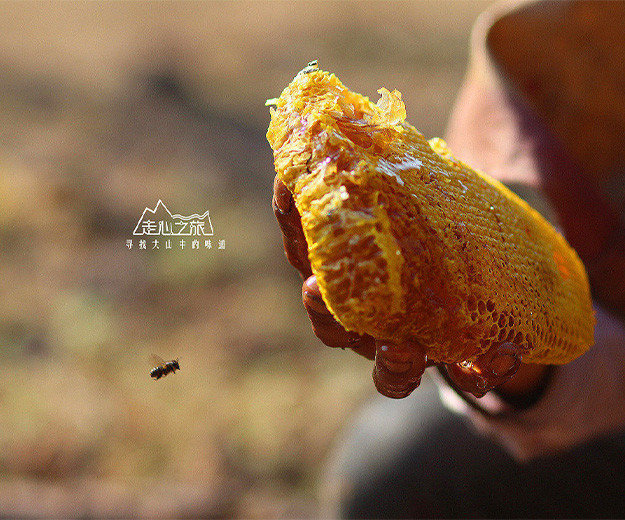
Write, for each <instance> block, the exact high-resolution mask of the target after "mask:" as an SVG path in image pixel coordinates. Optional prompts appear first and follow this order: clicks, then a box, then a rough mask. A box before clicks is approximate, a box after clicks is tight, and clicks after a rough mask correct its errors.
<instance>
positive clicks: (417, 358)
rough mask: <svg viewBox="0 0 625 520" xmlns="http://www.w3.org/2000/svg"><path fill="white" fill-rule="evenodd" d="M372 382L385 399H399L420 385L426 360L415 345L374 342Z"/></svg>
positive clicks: (419, 348)
mask: <svg viewBox="0 0 625 520" xmlns="http://www.w3.org/2000/svg"><path fill="white" fill-rule="evenodd" d="M375 345H376V350H375V366H374V368H373V382H374V383H375V387H376V388H377V390H378V392H380V393H381V394H382V395H385V396H386V397H392V398H394V399H401V398H402V397H406V396H408V395H410V393H411V392H412V391H413V390H414V389H415V388H417V387H418V386H419V384H420V383H421V376H422V375H423V372H424V371H425V365H426V362H427V358H426V355H425V352H424V351H423V349H422V348H421V347H420V346H419V345H416V344H410V343H408V344H404V345H397V344H393V343H390V342H386V341H379V340H376V342H375Z"/></svg>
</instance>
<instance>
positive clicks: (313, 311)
mask: <svg viewBox="0 0 625 520" xmlns="http://www.w3.org/2000/svg"><path fill="white" fill-rule="evenodd" d="M302 301H303V302H304V307H305V308H306V312H307V313H308V317H309V318H310V321H311V323H312V329H313V332H314V333H315V335H316V336H317V337H318V338H319V339H320V340H321V341H322V342H323V343H324V344H326V345H328V346H330V347H340V348H351V349H352V350H354V351H355V352H357V353H358V354H361V355H363V356H365V357H367V358H369V359H373V358H374V357H375V345H374V341H373V338H372V337H371V336H367V335H364V336H361V335H359V334H356V333H355V332H349V331H347V330H345V328H344V327H343V326H342V325H341V324H340V323H339V322H338V321H336V319H334V316H332V313H331V312H330V311H329V310H328V308H327V307H326V305H325V303H324V301H323V298H322V297H321V292H320V291H319V286H318V285H317V278H316V277H315V276H314V275H313V276H309V277H308V278H307V279H306V281H304V283H303V284H302Z"/></svg>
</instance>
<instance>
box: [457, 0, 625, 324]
mask: <svg viewBox="0 0 625 520" xmlns="http://www.w3.org/2000/svg"><path fill="white" fill-rule="evenodd" d="M624 26H625V2H603V1H567V2H562V1H541V2H512V3H511V2H505V3H497V4H494V5H493V6H491V7H490V8H489V9H488V10H487V11H485V12H484V13H483V14H482V15H481V16H480V17H479V18H478V20H477V22H476V24H475V26H474V28H473V33H472V37H471V59H470V63H469V69H468V72H467V75H466V78H465V81H464V85H463V87H462V89H461V91H460V93H459V96H458V99H457V101H456V105H455V107H454V110H453V112H452V115H451V118H450V121H449V124H448V129H447V136H446V138H447V141H448V143H449V145H450V147H451V149H452V150H453V151H454V152H455V154H456V155H457V157H458V158H459V159H461V160H463V161H465V162H467V163H468V164H471V165H472V166H474V167H476V168H479V169H481V170H483V171H485V172H487V173H489V174H490V175H492V176H494V177H496V178H498V179H499V180H501V181H502V182H505V183H506V184H508V185H512V187H513V188H514V187H515V186H516V187H517V188H518V187H520V186H530V187H533V188H538V189H539V190H540V192H541V193H542V194H543V195H544V196H545V197H544V198H545V200H546V201H547V204H546V205H543V207H541V204H540V202H538V201H535V200H529V202H530V203H534V204H535V205H537V206H538V207H537V209H538V210H539V211H543V213H549V212H550V211H553V212H554V214H555V220H556V221H557V222H558V224H559V226H560V228H561V229H562V231H563V232H564V234H565V235H566V237H567V239H568V241H569V243H570V244H571V245H572V246H573V247H574V248H575V249H576V250H577V252H578V253H579V255H580V257H581V258H582V260H583V261H584V264H585V265H586V268H587V271H588V274H589V278H590V282H591V287H592V291H593V296H594V298H595V299H596V300H597V301H599V302H600V303H601V304H603V305H604V306H606V307H608V308H610V309H612V310H613V311H615V312H616V313H617V314H619V315H620V316H621V317H622V318H625V38H624V37H623V35H624V34H625V33H624V32H623V27H624ZM519 191H521V193H520V194H521V196H526V197H527V198H530V199H531V196H530V192H527V193H524V192H523V190H522V189H521V190H519ZM546 216H549V215H546Z"/></svg>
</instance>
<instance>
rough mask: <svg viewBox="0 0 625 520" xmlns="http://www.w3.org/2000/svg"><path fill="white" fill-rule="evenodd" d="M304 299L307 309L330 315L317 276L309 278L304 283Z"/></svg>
mask: <svg viewBox="0 0 625 520" xmlns="http://www.w3.org/2000/svg"><path fill="white" fill-rule="evenodd" d="M302 297H303V300H304V305H305V306H306V307H309V308H311V309H312V310H313V311H315V312H318V313H321V314H328V313H329V311H328V308H327V307H326V304H325V302H324V301H323V298H322V297H321V292H320V291H319V286H318V285H317V278H316V277H315V276H309V277H308V278H307V279H306V281H305V282H304V286H303V289H302Z"/></svg>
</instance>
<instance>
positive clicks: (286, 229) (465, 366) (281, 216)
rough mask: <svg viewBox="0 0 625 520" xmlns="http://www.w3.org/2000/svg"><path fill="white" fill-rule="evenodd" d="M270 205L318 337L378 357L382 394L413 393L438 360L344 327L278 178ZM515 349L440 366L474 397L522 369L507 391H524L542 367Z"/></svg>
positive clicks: (376, 376)
mask: <svg viewBox="0 0 625 520" xmlns="http://www.w3.org/2000/svg"><path fill="white" fill-rule="evenodd" d="M272 206H273V210H274V213H275V215H276V218H277V220H278V224H279V225H280V229H281V230H282V236H283V241H284V251H285V253H286V257H287V259H288V261H289V262H290V263H291V265H293V266H294V267H295V268H296V269H297V270H298V271H299V272H300V274H301V276H302V278H303V279H304V283H303V286H302V299H303V302H304V307H305V308H306V311H307V312H308V316H309V318H310V321H311V322H312V329H313V332H314V333H315V335H316V336H317V337H318V338H319V339H320V340H321V341H322V342H323V343H325V344H326V345H328V346H330V347H341V348H350V349H352V350H353V351H355V352H357V353H358V354H361V355H362V356H365V357H366V358H368V359H372V360H375V366H374V369H373V380H374V382H375V386H376V388H377V389H378V391H379V392H380V393H381V394H383V395H385V396H387V397H393V398H402V397H406V396H407V395H409V394H410V393H411V392H412V391H413V390H414V389H415V388H416V387H417V386H419V383H420V382H421V376H422V375H423V372H424V370H425V369H426V367H428V366H431V365H433V364H434V363H433V362H432V361H430V360H428V359H427V356H426V354H425V353H424V352H423V350H422V348H421V347H420V346H419V345H416V344H414V345H412V344H405V345H390V344H389V342H387V341H384V340H381V339H377V338H373V337H371V336H369V335H366V334H365V335H359V334H356V333H355V332H350V331H347V330H345V328H343V326H342V325H341V324H340V323H338V322H337V321H336V320H335V319H334V317H333V316H332V314H331V313H330V311H329V310H328V309H327V307H326V305H325V303H324V301H323V299H322V297H321V293H320V292H319V287H318V285H317V280H316V278H315V276H314V275H313V274H312V271H311V268H310V262H309V260H308V247H307V244H306V239H305V238H304V232H303V230H302V223H301V219H300V215H299V213H298V211H297V208H296V207H295V203H294V201H293V197H292V195H291V193H290V192H289V190H288V189H287V187H286V186H285V185H284V184H283V183H282V182H281V181H280V180H279V179H278V177H277V176H276V178H275V181H274V192H273V200H272ZM517 352H518V349H517V347H516V346H515V345H514V344H512V343H502V344H501V345H499V346H498V347H497V348H495V349H493V348H491V349H490V350H489V351H488V352H486V353H485V354H483V355H481V356H480V357H478V358H477V359H476V360H475V361H473V362H472V363H454V364H449V365H443V364H441V367H442V368H443V370H446V372H447V374H448V375H449V379H450V380H451V381H452V382H453V383H454V384H455V385H456V386H457V387H458V388H459V389H460V390H464V391H466V392H470V393H472V394H473V395H475V396H476V397H482V396H483V395H484V394H486V392H488V391H489V390H491V389H493V388H495V387H499V386H501V385H504V383H506V382H508V381H509V380H511V378H512V376H514V375H515V373H517V371H519V372H520V374H519V375H520V376H521V377H519V380H518V381H517V382H516V383H515V382H514V381H511V384H510V385H509V386H510V387H509V388H508V389H507V391H509V392H517V391H521V392H522V391H524V389H525V387H527V386H528V381H526V379H527V377H523V375H524V374H525V375H529V376H530V381H529V382H530V383H531V382H533V379H532V378H538V377H539V376H540V375H541V374H542V371H541V370H540V368H541V367H539V368H538V369H537V368H535V367H536V365H524V364H523V363H521V359H520V357H519V355H518V353H517Z"/></svg>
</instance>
